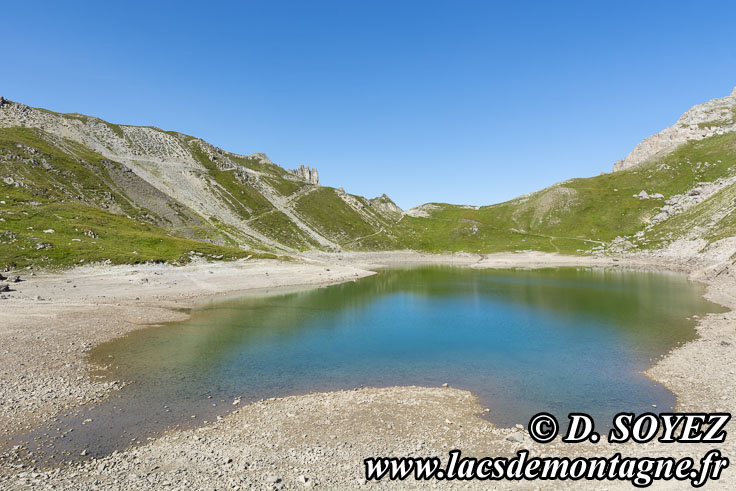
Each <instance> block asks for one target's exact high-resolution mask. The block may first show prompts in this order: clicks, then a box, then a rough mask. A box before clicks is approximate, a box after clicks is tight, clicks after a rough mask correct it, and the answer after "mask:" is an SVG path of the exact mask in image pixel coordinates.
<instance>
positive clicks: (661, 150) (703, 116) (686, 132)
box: [613, 88, 736, 172]
mask: <svg viewBox="0 0 736 491" xmlns="http://www.w3.org/2000/svg"><path fill="white" fill-rule="evenodd" d="M731 132H736V88H734V90H733V92H731V95H729V96H727V97H723V98H721V99H713V100H710V101H708V102H706V103H705V104H700V105H697V106H694V107H692V108H691V109H690V110H689V111H687V112H686V113H685V114H683V115H682V116H681V117H680V119H678V120H677V122H676V123H675V124H673V125H672V126H670V127H668V128H665V129H663V130H662V131H660V132H659V133H657V134H656V135H652V136H650V137H648V138H645V139H644V140H643V141H642V142H641V143H640V144H639V145H637V146H636V148H634V150H632V151H631V153H630V154H629V155H628V156H627V157H626V158H624V159H622V160H619V161H618V162H616V163H615V164H614V165H613V171H614V172H616V171H620V170H624V169H628V168H630V167H634V166H635V165H638V164H640V163H641V162H644V161H645V160H648V159H650V158H652V157H654V156H655V155H657V154H665V153H668V152H671V151H672V150H674V149H675V148H676V147H678V146H680V145H682V144H683V143H686V142H689V141H698V140H703V139H705V138H709V137H711V136H714V135H722V134H724V133H731Z"/></svg>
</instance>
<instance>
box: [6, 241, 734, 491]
mask: <svg viewBox="0 0 736 491" xmlns="http://www.w3.org/2000/svg"><path fill="white" fill-rule="evenodd" d="M419 264H454V265H460V266H467V267H526V268H534V267H544V266H574V265H580V266H607V267H635V268H647V269H667V270H676V271H682V272H687V273H689V274H690V277H691V278H692V279H693V280H696V281H702V282H704V283H706V285H707V293H706V297H707V298H708V299H709V300H711V301H714V302H716V303H719V304H721V305H724V306H726V307H728V308H730V309H734V308H735V307H736V271H734V270H733V268H731V269H728V268H724V267H721V266H713V265H708V264H707V263H701V262H693V261H688V260H677V259H673V258H662V257H654V256H639V257H628V258H617V259H612V258H592V257H590V258H589V257H565V256H559V255H553V254H543V253H532V252H530V253H517V254H498V255H487V256H477V255H471V254H456V255H452V256H434V255H427V254H417V253H412V252H399V253H364V254H361V253H344V254H322V253H311V254H307V255H304V256H303V257H301V258H299V259H297V260H294V261H292V262H279V261H266V260H250V261H240V262H235V263H217V264H207V263H198V264H192V265H190V266H186V267H176V268H175V267H169V266H165V265H142V266H116V267H110V266H89V267H85V268H77V269H75V270H72V271H68V272H64V273H55V274H51V273H38V274H36V275H35V276H32V273H31V271H27V272H19V273H18V274H20V275H21V278H22V279H23V280H25V281H22V282H20V283H16V284H14V285H15V286H14V287H13V289H14V290H16V291H13V292H10V293H5V294H4V296H5V297H6V298H4V299H1V300H0V353H2V357H0V374H2V378H1V379H0V436H8V435H12V434H15V433H18V432H20V431H22V430H24V429H28V428H30V427H33V426H34V425H37V424H38V423H39V422H41V421H43V420H46V419H48V418H50V417H52V416H53V415H55V414H58V413H59V412H60V411H62V410H65V409H68V408H73V407H78V406H80V405H82V404H85V403H88V402H92V401H96V400H99V399H101V398H103V397H105V395H106V394H108V393H109V392H110V391H111V390H115V389H116V388H117V387H119V386H120V385H121V384H120V383H119V382H116V383H113V382H100V381H97V380H94V379H92V378H91V377H90V375H89V367H88V366H87V363H86V358H85V353H86V351H88V350H89V349H90V348H91V347H92V346H94V345H96V344H98V343H101V342H104V341H106V340H109V339H112V338H115V337H117V336H121V335H123V334H125V333H126V332H129V331H131V330H133V329H137V328H140V327H143V326H146V325H150V324H155V323H160V322H166V321H171V320H180V319H184V318H185V317H186V314H185V313H183V312H182V311H181V310H172V308H176V309H182V308H186V307H191V306H192V305H194V304H195V303H196V302H197V300H198V299H201V298H203V297H209V296H212V295H220V296H221V295H227V294H235V293H238V292H242V291H246V290H250V289H259V291H268V290H274V289H280V288H284V287H288V286H302V285H319V284H329V283H334V282H341V281H351V280H355V279H357V278H361V277H364V276H367V275H370V274H372V271H371V270H372V269H376V268H379V267H386V266H402V265H404V266H406V265H419ZM734 326H736V313H735V312H734V311H730V312H727V313H725V314H709V315H707V316H704V317H703V318H701V319H699V323H698V326H697V330H698V333H699V335H700V337H699V338H698V339H696V340H695V341H692V342H690V343H687V344H686V345H684V346H682V347H680V348H677V349H675V350H673V351H672V352H671V353H669V354H668V355H667V356H666V357H664V358H663V359H662V360H659V361H658V362H657V363H656V364H655V365H654V366H653V367H652V368H651V369H650V370H649V371H648V374H649V376H650V377H652V378H653V379H655V380H657V381H659V382H661V383H663V384H664V385H665V386H667V387H668V388H669V389H670V390H672V391H673V392H674V393H675V394H676V396H677V410H678V411H687V410H690V411H698V412H715V411H727V412H730V411H732V409H733V408H734V402H735V401H736V383H735V382H734V373H736V352H735V351H734V350H736V330H735V329H734ZM483 411H484V408H482V407H480V406H479V403H478V401H477V399H476V398H475V396H473V395H472V394H471V393H469V392H467V391H463V390H459V389H455V388H441V387H440V388H420V387H394V388H387V389H371V388H368V389H359V390H354V391H339V392H331V393H324V394H309V395H303V396H294V397H286V398H279V399H269V400H265V401H261V402H257V403H253V404H248V405H243V406H242V407H241V406H237V409H235V411H233V412H232V413H230V414H229V415H227V416H226V417H224V418H222V419H220V420H218V421H217V422H214V423H209V424H207V425H204V426H202V427H199V428H195V429H188V430H177V431H171V432H169V433H167V434H165V435H162V436H161V437H159V438H156V439H155V440H153V441H151V442H148V443H146V444H144V445H142V446H139V447H135V448H130V449H128V450H126V451H124V452H118V453H114V454H112V455H110V456H107V457H104V458H101V459H93V458H90V459H89V460H87V461H84V462H81V463H78V464H70V465H65V466H63V467H61V468H55V469H40V468H36V467H35V466H34V465H33V464H32V463H29V462H27V461H26V462H19V461H18V460H16V459H15V458H14V456H15V454H16V452H15V450H13V449H12V448H9V445H7V444H6V445H5V448H3V443H2V440H0V454H2V456H0V488H3V489H15V488H19V489H22V488H27V487H42V488H55V489H67V488H68V489H148V488H159V487H171V488H173V489H192V488H194V489H237V488H241V489H243V488H245V489H247V488H255V489H274V488H277V489H280V488H284V489H301V488H304V487H308V486H318V487H322V488H325V489H352V488H362V487H365V486H375V485H377V483H365V482H364V480H363V459H364V458H366V457H369V456H439V457H441V458H443V460H445V459H446V458H447V452H448V450H450V449H453V448H459V449H462V451H463V454H464V455H475V456H503V455H506V456H510V455H513V453H514V452H515V451H516V450H518V449H521V448H525V449H528V450H530V451H531V452H532V454H536V455H568V456H571V457H572V456H586V455H601V456H607V455H612V454H613V453H615V452H621V453H622V454H623V455H625V456H641V455H647V456H657V455H662V456H684V455H691V456H694V457H696V458H698V459H699V458H700V457H701V456H702V455H703V454H704V453H705V452H706V451H707V450H709V449H710V448H711V447H712V446H707V445H700V444H670V445H665V444H647V445H630V444H624V445H612V444H607V443H599V444H597V445H594V444H590V443H583V444H576V445H565V444H561V443H558V441H556V442H554V443H551V444H547V445H541V444H537V443H534V442H533V441H531V439H530V438H529V437H528V435H526V433H525V432H524V431H523V430H519V429H518V428H506V429H504V428H496V427H494V426H493V425H492V424H491V423H489V422H488V421H487V420H485V419H483V418H482V417H481V415H482V414H483ZM519 423H521V424H525V423H526V422H525V421H519ZM732 427H733V425H731V424H729V427H728V429H729V430H730V429H731V428H732ZM512 433H513V434H514V436H513V437H509V435H510V434H512ZM729 433H730V431H729ZM734 446H735V445H734V442H733V441H732V439H728V438H727V439H726V442H725V443H724V444H722V445H719V446H718V448H719V449H720V450H721V451H722V453H723V454H724V455H725V456H727V457H729V458H731V460H732V461H733V457H734V456H735V455H736V452H735V451H734V450H736V449H735V448H734ZM432 484H435V485H437V486H440V487H442V488H445V487H461V488H465V487H471V488H473V487H478V488H480V487H483V488H486V487H487V483H481V482H471V483H464V482H454V483H452V484H451V483H447V482H441V483H416V482H413V481H411V482H410V481H408V480H407V481H403V482H396V483H386V482H382V483H380V484H379V485H382V486H386V485H387V486H390V487H398V488H409V487H415V486H421V485H424V486H426V485H432ZM529 484H531V485H529ZM538 484H539V483H536V485H535V483H528V484H527V485H524V484H519V483H516V484H514V483H501V485H507V486H508V487H517V488H518V487H521V488H536V487H537V485H538ZM555 484H556V485H555V488H559V487H564V486H571V487H585V486H586V485H585V483H555ZM557 484H560V485H561V486H558V485H557ZM601 484H602V483H592V484H591V483H588V485H587V486H588V487H593V488H597V489H600V488H601V487H602V486H601ZM734 485H736V471H734V470H733V469H732V468H728V469H726V471H725V472H724V475H723V477H722V479H721V480H720V481H717V482H711V483H709V484H708V485H707V488H708V489H719V488H723V489H732V488H733V487H734ZM605 486H610V487H630V485H629V484H621V483H605ZM661 487H662V488H667V489H671V488H672V487H673V483H665V484H663V485H661ZM674 487H677V485H676V484H675V485H674ZM680 487H682V488H683V489H684V488H686V487H689V486H688V485H686V483H680ZM655 488H656V486H655Z"/></svg>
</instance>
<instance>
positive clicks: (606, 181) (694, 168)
mask: <svg viewBox="0 0 736 491" xmlns="http://www.w3.org/2000/svg"><path fill="white" fill-rule="evenodd" d="M733 175H736V134H734V133H728V134H724V135H719V136H714V137H711V138H708V139H706V140H702V141H699V142H692V143H688V144H685V145H683V146H681V147H679V148H678V149H677V150H675V151H674V152H672V153H671V154H669V155H666V156H663V157H659V158H655V159H653V160H650V161H648V162H646V163H643V164H641V165H639V166H637V167H633V168H631V169H628V170H624V171H619V172H615V173H611V174H605V175H602V176H597V177H592V178H586V179H570V180H568V181H565V182H563V183H559V184H556V185H554V186H551V187H549V188H546V189H543V190H541V191H538V192H536V193H533V194H530V195H528V196H524V197H520V198H517V199H514V200H511V201H507V202H505V203H500V204H497V205H491V206H483V207H479V208H477V209H476V208H473V207H463V206H454V205H447V204H434V206H435V208H434V209H432V207H428V208H429V209H428V210H427V213H428V215H429V217H426V218H423V217H410V216H406V217H404V219H403V220H402V221H401V222H400V224H399V225H398V226H397V229H396V231H397V233H399V234H400V235H401V236H402V237H404V239H405V244H407V245H409V244H412V243H413V244H415V248H418V249H422V250H427V251H432V252H454V251H473V252H497V251H513V250H525V249H534V250H540V251H552V252H554V251H559V252H565V253H573V254H575V253H577V254H580V253H583V252H584V251H588V250H591V249H592V248H593V247H596V246H599V245H601V244H604V243H608V242H610V241H611V240H613V239H614V238H616V237H617V236H628V235H634V234H636V233H637V232H640V231H643V230H644V228H645V227H646V226H647V224H648V223H649V221H650V220H651V218H652V217H654V216H655V215H656V214H657V213H658V212H659V209H660V208H661V207H662V206H663V205H664V204H665V203H664V202H665V200H666V199H668V198H669V197H671V196H673V195H678V194H682V193H686V192H688V191H689V190H690V189H692V188H695V187H697V186H698V183H700V182H713V181H716V180H717V179H719V178H724V177H729V176H733ZM642 190H644V191H646V192H647V193H648V194H650V195H653V194H656V193H660V194H662V195H663V196H664V198H663V199H644V200H642V199H639V198H636V197H634V195H637V194H639V193H640V192H641V191H642ZM731 192H733V190H730V191H726V192H724V193H723V196H722V198H720V199H721V200H722V201H724V202H727V201H728V196H730V193H731ZM700 206H703V205H700ZM710 206H711V209H710V210H709V209H706V208H705V207H704V208H702V209H700V210H699V211H697V212H696V211H695V210H693V211H692V212H691V213H690V214H696V215H697V216H699V217H700V219H701V220H707V219H708V217H709V216H711V215H712V214H713V213H714V212H715V211H716V210H717V209H721V206H720V205H717V204H715V201H713V203H712V204H711V205H710ZM672 220H674V219H670V220H668V222H669V223H671V225H665V224H664V223H663V224H662V225H661V226H659V227H658V229H659V230H662V235H664V234H665V231H666V230H667V227H670V228H671V229H672V231H674V232H676V233H674V234H673V235H672V236H670V239H674V238H676V237H677V236H678V235H680V231H681V230H682V229H681V227H682V226H683V224H684V223H685V222H686V220H687V217H685V216H683V217H680V218H678V219H677V221H672ZM734 220H735V219H734V217H733V214H730V215H728V216H726V217H724V218H723V220H722V222H723V226H724V227H727V226H731V224H732V223H733V221H734ZM665 223H667V222H665ZM732 232H734V230H729V229H728V228H721V232H719V233H717V234H716V233H715V232H714V234H713V238H715V237H716V236H718V235H721V236H722V235H723V234H729V233H731V234H732ZM732 235H733V234H732Z"/></svg>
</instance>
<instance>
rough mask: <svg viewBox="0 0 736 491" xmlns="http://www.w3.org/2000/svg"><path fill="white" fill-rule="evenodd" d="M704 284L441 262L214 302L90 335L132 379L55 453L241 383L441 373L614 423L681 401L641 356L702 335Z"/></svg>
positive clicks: (239, 391)
mask: <svg viewBox="0 0 736 491" xmlns="http://www.w3.org/2000/svg"><path fill="white" fill-rule="evenodd" d="M702 293H703V288H702V287H701V286H700V285H697V284H694V283H690V282H688V281H686V280H685V278H684V277H682V276H680V275H674V274H662V273H649V272H632V271H621V270H617V269H605V270H602V269H600V270H591V269H574V268H562V269H547V270H537V271H511V270H505V271H492V270H485V271H479V270H470V269H459V268H448V267H431V268H417V269H408V270H388V271H382V272H381V273H380V274H378V275H376V276H373V277H370V278H365V279H361V280H360V281H356V282H350V283H346V284H340V285H334V286H329V287H323V288H317V289H311V290H303V291H297V292H291V293H281V294H275V295H273V294H272V295H268V296H264V295H263V294H257V295H246V296H243V297H241V298H236V299H230V300H226V301H217V302H211V303H208V304H205V305H202V306H201V307H199V308H197V309H194V310H193V311H192V317H191V319H190V320H188V321H186V322H181V323H174V324H169V325H166V326H164V327H160V326H159V327H151V328H147V329H143V330H139V331H135V332H132V333H130V334H129V335H127V336H125V337H123V338H120V339H117V340H114V341H111V342H109V343H105V344H103V345H100V346H98V347H97V348H95V349H94V350H93V351H92V352H91V355H90V358H91V361H92V362H93V363H98V364H106V365H109V368H108V369H106V370H104V371H102V372H101V373H102V374H104V375H105V376H106V377H110V378H114V379H118V380H125V381H129V382H131V383H130V385H128V386H127V387H125V388H124V389H123V390H121V391H120V392H119V393H116V394H113V395H112V396H111V397H110V398H109V399H108V400H106V401H105V402H103V403H101V404H100V405H98V406H96V407H92V408H87V409H85V411H83V412H82V414H77V415H72V416H68V417H64V418H61V422H60V423H58V422H55V423H54V424H53V426H54V427H55V428H56V427H59V425H61V427H62V430H61V431H62V432H63V431H65V430H64V428H66V427H73V428H75V431H74V432H73V433H68V434H67V436H66V438H64V439H63V440H62V439H56V440H55V447H54V453H58V452H59V451H67V452H69V454H70V455H71V456H75V455H79V451H80V450H81V449H84V448H87V449H89V451H90V454H93V455H94V454H104V453H107V452H110V451H112V450H114V449H120V448H123V447H125V446H126V445H127V444H128V443H129V442H130V441H131V439H134V438H135V439H137V440H138V441H141V440H142V439H144V438H145V437H146V436H151V435H154V434H156V432H159V431H161V430H162V429H164V428H166V427H171V426H173V425H189V424H200V423H201V422H202V421H203V420H207V419H209V420H213V419H214V418H215V417H216V416H217V415H221V414H224V413H226V412H227V411H229V410H231V409H232V408H233V405H232V401H233V399H234V398H235V397H242V401H243V403H245V402H248V401H251V400H258V399H261V398H267V397H273V396H284V395H290V394H298V393H307V392H313V391H327V390H335V389H345V388H353V387H359V386H377V387H380V386H393V385H425V386H440V385H441V384H442V383H445V382H447V383H449V384H450V385H451V386H452V387H458V388H463V389H468V390H471V391H473V392H474V393H476V394H477V395H478V396H479V397H480V400H481V403H482V404H483V405H484V406H487V407H489V408H490V409H491V412H490V414H489V415H488V417H489V418H490V420H491V421H493V422H494V423H496V424H499V425H503V426H508V425H512V424H515V423H522V424H526V423H527V422H528V420H529V417H530V416H531V415H533V414H535V413H537V412H540V411H547V412H551V413H553V414H555V415H557V416H558V418H559V419H560V421H563V420H565V419H566V415H567V413H568V412H573V411H575V412H587V413H590V414H592V415H593V416H594V417H596V421H597V423H598V424H599V425H600V427H602V428H605V427H606V426H607V425H608V423H610V420H611V417H612V416H613V414H615V413H617V412H619V411H631V412H637V413H638V412H644V411H647V410H651V409H652V405H653V404H656V406H657V408H658V410H662V411H664V410H668V409H671V408H672V406H673V404H674V397H673V395H672V394H671V393H670V392H669V391H667V390H666V389H665V388H664V387H662V386H661V385H659V384H656V383H654V382H652V381H651V380H649V379H648V378H647V377H646V376H645V375H643V374H642V371H643V370H645V369H646V368H648V367H649V366H651V365H652V362H651V360H652V359H654V358H657V357H658V356H660V355H662V354H664V353H666V352H667V351H668V350H669V349H671V348H672V347H674V346H676V345H678V344H680V343H682V342H684V341H688V340H690V339H692V338H693V337H694V335H695V333H694V329H693V324H694V322H693V321H690V320H688V319H687V317H689V316H692V315H693V314H703V313H705V312H713V311H719V307H717V306H716V305H714V304H711V303H709V302H706V301H705V300H704V299H703V298H702V297H701V295H702ZM192 416H196V417H195V418H192ZM87 418H89V419H92V420H93V421H92V422H88V423H87V424H85V425H81V424H80V422H81V421H82V420H83V419H87ZM55 428H54V430H55ZM46 433H47V434H49V433H53V431H50V427H49V428H47V429H46ZM39 434H40V433H38V432H37V433H36V436H38V435H39Z"/></svg>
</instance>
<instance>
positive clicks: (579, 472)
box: [364, 450, 728, 487]
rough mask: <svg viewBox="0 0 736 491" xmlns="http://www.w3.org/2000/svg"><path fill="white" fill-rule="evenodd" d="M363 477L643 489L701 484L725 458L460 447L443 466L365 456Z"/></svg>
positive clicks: (717, 455) (714, 454) (430, 459)
mask: <svg viewBox="0 0 736 491" xmlns="http://www.w3.org/2000/svg"><path fill="white" fill-rule="evenodd" d="M364 464H365V477H366V479H367V480H368V481H371V480H376V481H378V480H381V479H385V478H387V479H389V480H404V479H407V478H413V479H417V480H430V479H436V480H473V479H477V480H496V481H500V480H509V481H517V480H571V481H577V480H583V479H584V480H589V481H629V482H631V484H633V485H634V486H636V487H647V486H649V485H651V484H652V483H653V482H654V481H671V480H676V481H690V484H691V485H692V486H693V487H700V486H702V485H703V484H705V483H706V482H707V481H708V479H718V478H719V477H720V474H721V471H722V470H723V469H724V468H725V467H726V466H728V459H724V458H722V457H721V453H720V451H718V450H711V451H709V452H708V453H706V454H705V455H704V456H703V458H702V459H700V466H699V467H696V465H695V460H694V459H692V458H690V457H684V458H681V459H675V458H673V457H638V458H633V457H622V456H621V454H620V453H616V454H614V455H613V456H611V457H587V458H586V457H579V458H574V459H569V458H567V457H530V456H529V452H528V451H527V450H520V451H519V452H517V454H516V456H514V457H511V458H508V457H486V458H481V459H476V458H473V457H462V455H461V452H460V450H452V451H450V452H449V459H448V461H447V465H445V466H442V462H441V460H440V459H439V458H437V457H373V458H368V459H365V460H364Z"/></svg>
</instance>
